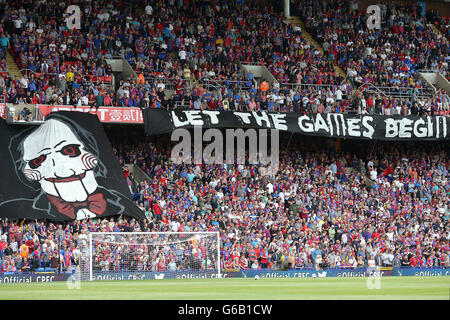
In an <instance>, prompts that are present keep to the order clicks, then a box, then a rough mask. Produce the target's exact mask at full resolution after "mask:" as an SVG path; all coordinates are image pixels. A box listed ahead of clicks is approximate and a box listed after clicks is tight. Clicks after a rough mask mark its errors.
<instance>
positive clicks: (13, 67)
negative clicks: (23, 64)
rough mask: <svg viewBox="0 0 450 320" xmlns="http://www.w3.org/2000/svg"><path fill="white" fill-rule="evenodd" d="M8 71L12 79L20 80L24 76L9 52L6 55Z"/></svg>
mask: <svg viewBox="0 0 450 320" xmlns="http://www.w3.org/2000/svg"><path fill="white" fill-rule="evenodd" d="M6 71H7V72H8V73H9V75H10V76H11V77H15V78H16V79H20V78H22V76H23V75H22V73H21V72H20V69H19V66H18V65H17V63H16V61H14V58H13V57H12V55H11V53H9V52H8V53H7V54H6Z"/></svg>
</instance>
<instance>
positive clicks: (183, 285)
mask: <svg viewBox="0 0 450 320" xmlns="http://www.w3.org/2000/svg"><path fill="white" fill-rule="evenodd" d="M449 294H450V277H428V278H426V277H389V278H382V279H381V288H380V289H372V290H370V289H368V288H367V278H316V279H312V278H306V279H305V278H302V279H299V278H282V279H280V278H278V279H273V278H272V279H259V280H255V279H248V278H247V279H188V280H184V279H183V280H181V279H180V280H175V279H174V280H137V281H93V282H82V283H81V288H80V289H72V290H69V289H68V288H67V285H66V283H65V282H53V283H21V284H1V285H0V299H1V300H7V299H33V300H34V299H163V300H169V299H175V300H183V299H193V300H197V299H200V300H207V299H230V300H241V299H249V300H256V299H273V300H278V299H284V300H289V299H298V300H303V299H316V300H320V299H364V300H366V299H445V300H449V298H450V296H449Z"/></svg>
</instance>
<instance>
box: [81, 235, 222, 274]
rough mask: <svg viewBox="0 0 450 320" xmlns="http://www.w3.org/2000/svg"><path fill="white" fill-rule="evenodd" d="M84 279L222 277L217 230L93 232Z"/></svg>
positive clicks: (83, 265)
mask: <svg viewBox="0 0 450 320" xmlns="http://www.w3.org/2000/svg"><path fill="white" fill-rule="evenodd" d="M80 277H81V280H137V279H168V278H169V279H170V278H172V279H173V278H214V277H220V237H219V233H218V232H93V233H90V235H89V243H88V245H87V246H86V248H85V250H83V251H82V252H81V257H80Z"/></svg>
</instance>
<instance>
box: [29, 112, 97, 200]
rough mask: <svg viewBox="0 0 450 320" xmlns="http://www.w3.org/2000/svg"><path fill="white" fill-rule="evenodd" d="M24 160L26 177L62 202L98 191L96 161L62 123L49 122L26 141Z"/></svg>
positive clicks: (86, 196) (56, 121)
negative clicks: (36, 182)
mask: <svg viewBox="0 0 450 320" xmlns="http://www.w3.org/2000/svg"><path fill="white" fill-rule="evenodd" d="M23 160H24V161H25V163H26V166H25V168H24V169H23V173H24V174H25V176H26V177H27V178H28V179H30V180H34V181H39V183H40V184H41V187H42V190H43V191H44V192H46V193H47V194H50V195H53V196H55V197H59V198H61V199H62V200H64V201H67V202H81V201H86V199H87V198H88V197H89V195H90V194H92V193H93V192H94V191H95V190H96V189H97V186H98V185H97V181H96V180H95V177H94V171H93V169H94V168H95V167H96V166H97V163H98V160H97V158H96V157H95V156H94V155H93V154H91V153H89V152H87V151H86V150H85V145H84V143H83V142H81V141H80V140H79V139H78V138H77V137H76V136H75V134H74V133H73V132H72V130H71V129H70V128H69V126H67V125H66V124H64V123H63V122H62V121H59V120H55V119H50V120H48V121H46V122H45V123H44V124H42V125H41V126H40V127H39V128H38V129H36V130H35V131H34V132H33V133H31V134H30V135H29V136H28V137H27V138H25V140H24V142H23Z"/></svg>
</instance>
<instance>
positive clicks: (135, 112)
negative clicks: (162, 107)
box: [38, 104, 144, 123]
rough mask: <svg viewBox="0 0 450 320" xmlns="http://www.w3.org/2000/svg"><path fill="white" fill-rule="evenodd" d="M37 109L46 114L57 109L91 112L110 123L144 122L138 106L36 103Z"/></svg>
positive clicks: (101, 120) (102, 120)
mask: <svg viewBox="0 0 450 320" xmlns="http://www.w3.org/2000/svg"><path fill="white" fill-rule="evenodd" d="M38 108H39V111H41V113H42V114H43V115H44V117H46V116H48V115H49V114H50V113H51V112H57V111H78V112H85V113H91V114H97V117H98V119H99V120H100V122H112V123H144V119H143V118H142V111H141V109H139V108H118V107H100V108H98V109H97V108H94V107H87V106H86V107H75V106H58V105H54V106H50V105H43V104H40V105H38Z"/></svg>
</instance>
